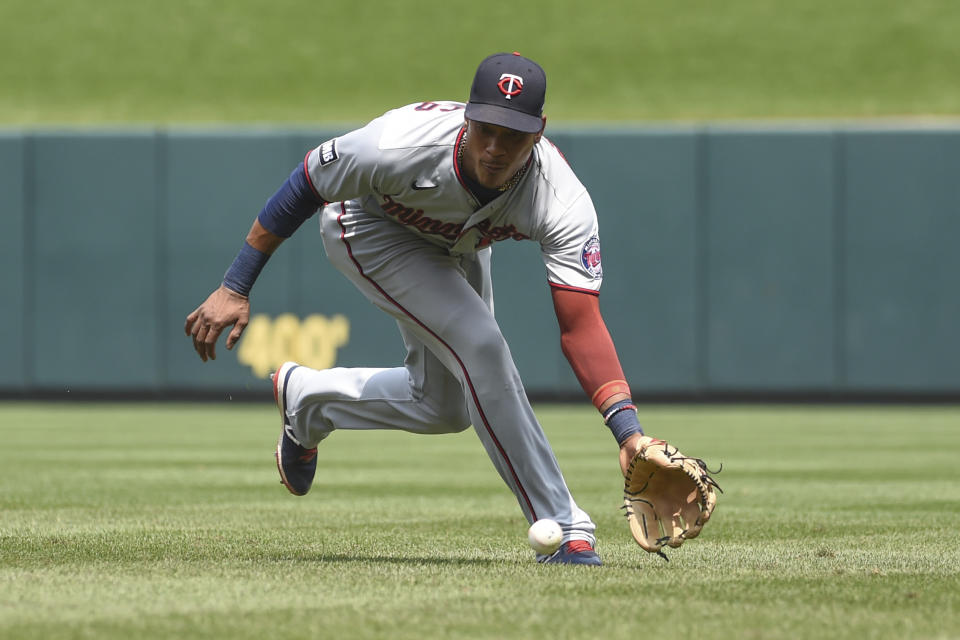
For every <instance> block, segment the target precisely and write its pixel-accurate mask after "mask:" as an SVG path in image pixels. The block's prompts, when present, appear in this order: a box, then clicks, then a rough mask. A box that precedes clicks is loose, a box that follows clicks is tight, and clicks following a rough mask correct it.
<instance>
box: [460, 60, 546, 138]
mask: <svg viewBox="0 0 960 640" xmlns="http://www.w3.org/2000/svg"><path fill="white" fill-rule="evenodd" d="M546 93H547V74H545V73H544V72H543V68H542V67H541V66H540V65H538V64H537V63H536V62H534V61H533V60H530V59H528V58H524V57H523V56H521V55H520V54H519V53H516V52H514V53H495V54H493V55H492V56H489V57H487V58H486V59H484V61H483V62H481V63H480V66H479V67H477V74H476V75H475V76H474V77H473V86H471V87H470V101H469V102H467V108H466V111H465V115H466V116H467V118H469V119H470V120H476V121H477V122H486V123H489V124H497V125H500V126H501V127H507V128H508V129H515V130H517V131H523V132H524V133H537V132H538V131H540V129H542V128H543V120H541V117H542V116H543V99H544V96H545V95H546Z"/></svg>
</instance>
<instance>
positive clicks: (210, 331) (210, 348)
mask: <svg viewBox="0 0 960 640" xmlns="http://www.w3.org/2000/svg"><path fill="white" fill-rule="evenodd" d="M221 331H223V328H222V327H219V326H217V325H214V324H211V325H208V327H207V335H206V336H205V337H204V339H203V343H202V345H203V349H204V353H206V355H207V357H208V358H210V359H211V360H216V359H217V339H218V338H219V337H220V332H221ZM204 361H206V358H204Z"/></svg>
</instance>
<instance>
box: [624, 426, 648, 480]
mask: <svg viewBox="0 0 960 640" xmlns="http://www.w3.org/2000/svg"><path fill="white" fill-rule="evenodd" d="M642 437H643V434H640V433H635V434H633V435H632V436H630V437H629V438H627V439H626V440H625V441H624V443H623V445H621V447H620V470H621V471H622V472H623V475H624V476H626V475H627V468H628V467H629V466H630V461H631V460H633V458H634V456H636V455H637V452H638V451H640V438H642Z"/></svg>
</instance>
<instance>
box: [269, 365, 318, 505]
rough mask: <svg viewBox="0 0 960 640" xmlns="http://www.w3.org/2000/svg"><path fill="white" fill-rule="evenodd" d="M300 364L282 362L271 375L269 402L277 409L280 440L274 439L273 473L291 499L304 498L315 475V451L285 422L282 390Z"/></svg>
mask: <svg viewBox="0 0 960 640" xmlns="http://www.w3.org/2000/svg"><path fill="white" fill-rule="evenodd" d="M299 366H300V365H298V364H296V363H295V362H286V363H284V364H283V366H281V367H280V368H279V369H277V372H276V373H274V374H273V399H274V400H275V401H276V403H277V408H278V409H280V439H279V440H277V453H276V454H275V456H276V458H277V471H279V472H280V482H281V483H283V486H285V487H286V488H287V490H288V491H289V492H290V493H292V494H293V495H295V496H302V495H305V494H306V493H307V492H308V491H310V485H312V484H313V476H314V474H315V473H316V472H317V448H316V447H314V448H312V449H307V448H306V447H304V446H303V445H301V444H300V441H299V440H297V438H296V436H294V435H293V428H292V427H291V426H290V422H289V421H288V420H287V397H286V387H287V382H288V381H289V380H290V373H291V372H293V370H294V369H296V368H297V367H299Z"/></svg>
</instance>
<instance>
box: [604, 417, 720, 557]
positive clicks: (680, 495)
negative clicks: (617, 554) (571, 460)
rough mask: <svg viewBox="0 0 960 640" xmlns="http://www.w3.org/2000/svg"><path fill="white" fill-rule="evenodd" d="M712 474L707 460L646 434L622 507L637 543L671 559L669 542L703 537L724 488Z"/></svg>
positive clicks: (672, 544) (675, 543) (629, 467)
mask: <svg viewBox="0 0 960 640" xmlns="http://www.w3.org/2000/svg"><path fill="white" fill-rule="evenodd" d="M717 472H719V470H718V471H717ZM710 473H711V472H710V471H709V470H708V469H707V465H706V463H705V462H704V461H703V460H700V459H699V458H689V457H687V456H685V455H683V454H682V453H680V451H678V450H677V449H676V448H674V447H671V446H670V445H669V444H667V443H666V442H664V441H663V440H655V439H654V438H651V437H649V436H642V437H641V438H640V441H639V449H638V451H637V453H636V455H635V456H634V457H633V460H631V461H630V463H629V465H627V470H626V472H625V474H624V477H625V480H626V481H625V483H624V486H623V509H624V510H625V511H626V516H627V520H628V521H629V523H630V533H632V534H633V538H634V540H636V541H637V544H639V545H640V546H641V547H643V549H644V550H645V551H649V552H650V553H656V554H658V555H660V556H662V557H663V558H664V559H666V556H665V555H664V554H663V552H662V548H663V547H664V545H667V546H670V547H679V546H680V545H682V544H683V543H684V541H685V540H689V539H691V538H696V537H697V536H698V535H700V531H701V530H702V529H703V526H704V525H705V524H706V523H707V521H708V520H709V519H710V515H711V514H712V513H713V509H714V507H716V505H717V493H716V492H717V491H720V492H721V493H722V492H723V491H722V489H720V486H719V485H717V483H716V482H714V480H713V478H712V477H711V476H710Z"/></svg>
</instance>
